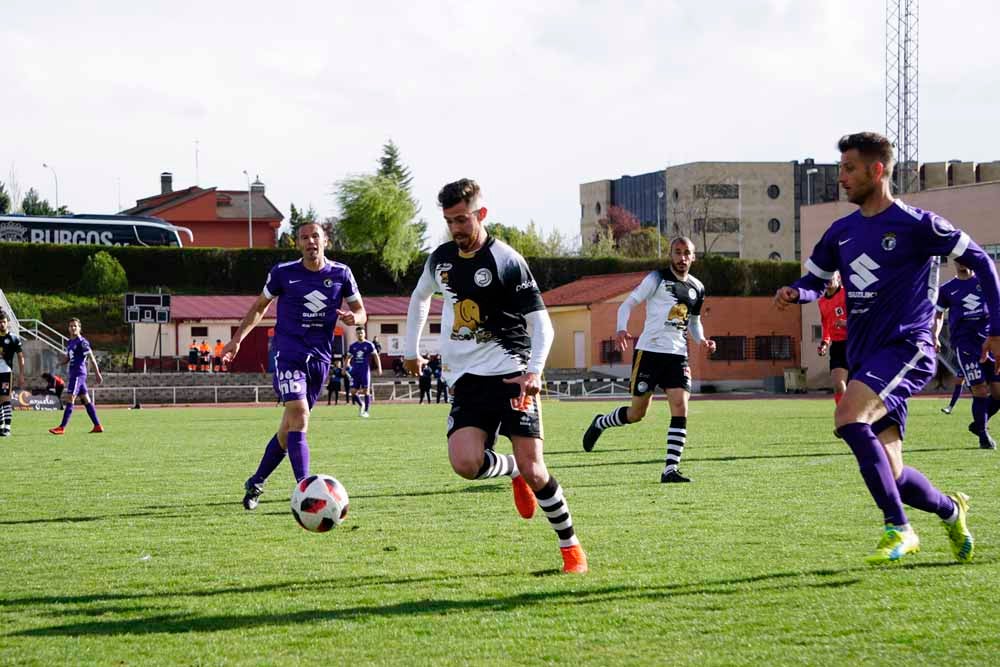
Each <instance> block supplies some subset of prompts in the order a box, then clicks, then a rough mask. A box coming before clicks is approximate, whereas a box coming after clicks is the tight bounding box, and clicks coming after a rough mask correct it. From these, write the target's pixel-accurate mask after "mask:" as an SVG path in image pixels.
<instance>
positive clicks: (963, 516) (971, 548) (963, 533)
mask: <svg viewBox="0 0 1000 667" xmlns="http://www.w3.org/2000/svg"><path fill="white" fill-rule="evenodd" d="M948 497H949V498H951V499H952V501H953V502H954V503H955V507H957V508H958V518H957V519H955V523H952V524H949V523H948V522H946V521H942V522H941V523H943V524H944V529H945V530H947V531H948V539H949V540H951V553H953V554H954V555H955V560H957V561H958V562H959V563H968V562H970V561H971V560H972V556H973V554H974V553H975V550H976V541H975V539H973V537H972V533H970V532H969V526H968V524H967V523H966V521H967V518H968V515H969V496H967V495H965V494H964V493H962V492H960V491H957V492H955V493H949V494H948Z"/></svg>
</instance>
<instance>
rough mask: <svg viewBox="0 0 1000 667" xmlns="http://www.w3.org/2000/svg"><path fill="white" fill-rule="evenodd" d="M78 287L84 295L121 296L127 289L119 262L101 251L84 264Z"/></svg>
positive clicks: (123, 272) (125, 278) (123, 270)
mask: <svg viewBox="0 0 1000 667" xmlns="http://www.w3.org/2000/svg"><path fill="white" fill-rule="evenodd" d="M79 287H80V291H81V292H83V293H84V294H121V293H122V292H124V291H125V290H127V289H128V278H127V277H126V276H125V269H124V268H123V267H122V265H121V262H119V261H118V260H117V259H115V258H114V257H112V256H111V255H109V254H108V253H106V252H105V251H103V250H101V251H100V252H97V253H95V254H93V255H91V256H90V257H88V258H87V261H86V262H85V263H84V265H83V271H82V272H81V275H80V285H79Z"/></svg>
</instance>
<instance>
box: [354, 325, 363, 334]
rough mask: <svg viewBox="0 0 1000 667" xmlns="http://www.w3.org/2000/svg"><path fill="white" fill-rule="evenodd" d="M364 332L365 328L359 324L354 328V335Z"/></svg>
mask: <svg viewBox="0 0 1000 667" xmlns="http://www.w3.org/2000/svg"><path fill="white" fill-rule="evenodd" d="M364 330H365V328H364V327H363V326H361V325H360V324H359V325H358V326H356V327H354V332H355V333H357V332H359V331H364Z"/></svg>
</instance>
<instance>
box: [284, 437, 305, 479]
mask: <svg viewBox="0 0 1000 667" xmlns="http://www.w3.org/2000/svg"><path fill="white" fill-rule="evenodd" d="M287 444H288V460H289V461H291V463H292V473H293V474H294V475H295V481H296V482H301V481H302V480H303V479H305V478H306V477H307V476H308V475H309V444H308V443H307V442H306V434H305V433H303V432H302V431H289V432H288V443H287Z"/></svg>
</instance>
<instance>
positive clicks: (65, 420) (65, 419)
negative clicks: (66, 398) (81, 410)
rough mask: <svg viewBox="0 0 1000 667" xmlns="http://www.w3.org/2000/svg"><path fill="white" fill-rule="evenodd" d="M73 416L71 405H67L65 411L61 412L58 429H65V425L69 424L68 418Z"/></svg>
mask: <svg viewBox="0 0 1000 667" xmlns="http://www.w3.org/2000/svg"><path fill="white" fill-rule="evenodd" d="M72 416H73V404H72V403H67V404H66V409H65V410H63V418H62V422H60V423H59V427H60V428H66V424H68V423H69V418H70V417H72Z"/></svg>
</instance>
